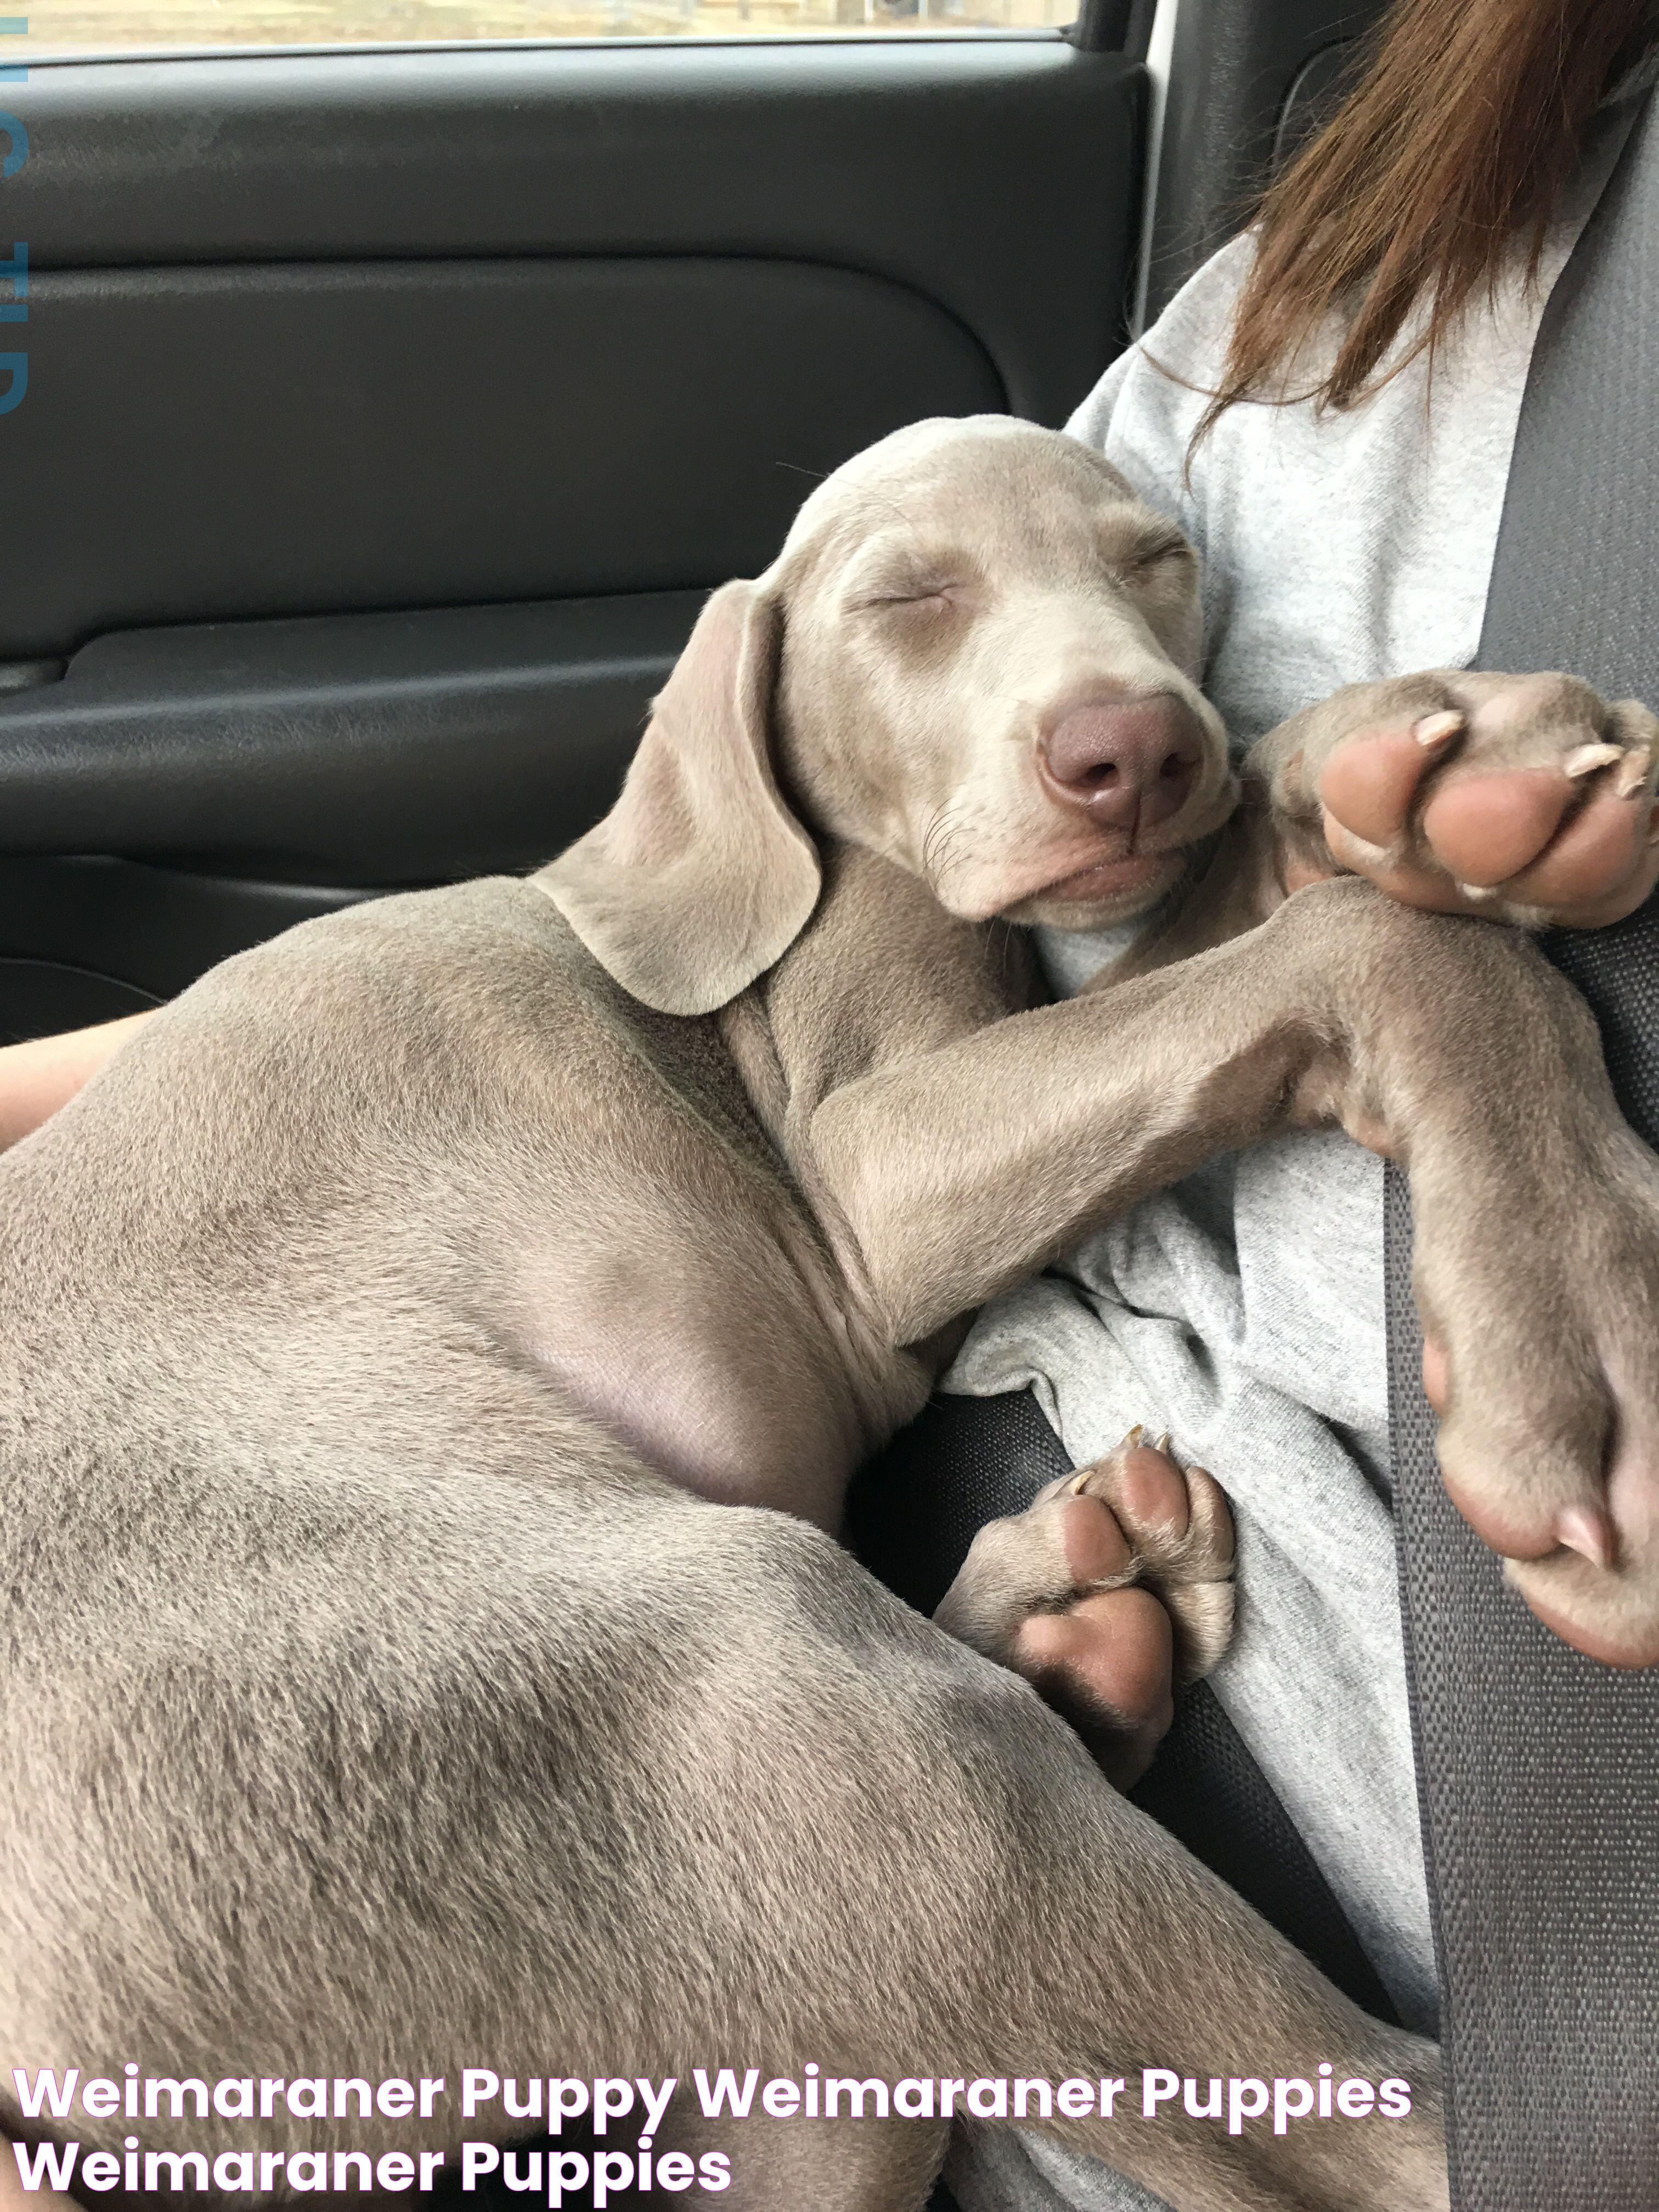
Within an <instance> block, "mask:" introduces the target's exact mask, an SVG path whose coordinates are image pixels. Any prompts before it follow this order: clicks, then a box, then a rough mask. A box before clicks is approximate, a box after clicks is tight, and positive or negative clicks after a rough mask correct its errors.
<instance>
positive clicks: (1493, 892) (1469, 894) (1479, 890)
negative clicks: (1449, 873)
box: [1457, 884, 1498, 900]
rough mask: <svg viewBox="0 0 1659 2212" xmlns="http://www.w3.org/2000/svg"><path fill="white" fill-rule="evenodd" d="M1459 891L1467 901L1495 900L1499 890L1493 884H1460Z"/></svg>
mask: <svg viewBox="0 0 1659 2212" xmlns="http://www.w3.org/2000/svg"><path fill="white" fill-rule="evenodd" d="M1457 888H1458V890H1460V891H1462V894H1463V896H1464V897H1465V898H1466V899H1477V900H1479V899H1495V898H1496V897H1497V896H1498V890H1497V887H1496V885H1495V884H1459V885H1458V886H1457Z"/></svg>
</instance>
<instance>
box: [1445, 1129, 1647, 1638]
mask: <svg viewBox="0 0 1659 2212" xmlns="http://www.w3.org/2000/svg"><path fill="white" fill-rule="evenodd" d="M1465 1208H1466V1212H1467V1214H1468V1219H1469V1222H1470V1225H1471V1230H1472V1234H1470V1235H1468V1236H1467V1237H1463V1238H1462V1239H1460V1240H1459V1241H1458V1243H1457V1244H1456V1245H1455V1246H1452V1247H1448V1246H1447V1245H1446V1244H1445V1243H1443V1241H1442V1240H1441V1239H1439V1238H1438V1237H1437V1236H1436V1235H1435V1234H1434V1232H1433V1230H1432V1228H1430V1231H1429V1235H1428V1238H1427V1242H1426V1244H1425V1242H1424V1239H1423V1237H1422V1234H1421V1231H1419V1264H1418V1286H1419V1306H1420V1307H1421V1309H1422V1311H1423V1317H1424V1327H1425V1351H1424V1361H1423V1369H1424V1376H1423V1379H1424V1388H1425V1392H1426V1394H1427V1395H1428V1398H1429V1401H1430V1403H1431V1405H1432V1406H1433V1407H1434V1408H1435V1410H1436V1412H1437V1413H1438V1414H1439V1416H1440V1420H1441V1427H1440V1435H1439V1445H1438V1449H1439V1456H1440V1463H1441V1469H1442V1472H1443V1476H1444V1479H1445V1483H1446V1487H1447V1489H1448V1491H1449V1492H1450V1494H1451V1497H1452V1498H1453V1500H1454V1502H1455V1504H1456V1505H1457V1507H1458V1509H1459V1510H1460V1511H1461V1512H1462V1515H1463V1516H1464V1518H1465V1519H1466V1520H1467V1521H1468V1522H1469V1524H1470V1526H1471V1527H1472V1528H1474V1531H1475V1533H1476V1534H1477V1535H1479V1536H1480V1538H1481V1539H1482V1541H1484V1542H1486V1543H1487V1544H1489V1545H1490V1546H1491V1547H1492V1550H1493V1551H1495V1552H1497V1553H1499V1554H1500V1556H1501V1557H1502V1558H1503V1559H1504V1563H1505V1572H1506V1574H1507V1576H1508V1578H1509V1580H1510V1582H1511V1583H1513V1585H1514V1586H1515V1588H1516V1589H1517V1590H1518V1591H1519V1593H1520V1595H1522V1597H1523V1598H1524V1600H1525V1601H1526V1602H1527V1604H1528V1606H1530V1607H1531V1608H1532V1610H1533V1611H1534V1613H1536V1614H1537V1615H1538V1617H1539V1619H1540V1620H1542V1621H1543V1622H1544V1623H1545V1624H1546V1626H1548V1627H1549V1628H1551V1629H1552V1630H1553V1631H1554V1632H1555V1633H1556V1634H1557V1635H1558V1636H1559V1637H1560V1638H1562V1639H1563V1640H1564V1642H1565V1643H1568V1644H1571V1645H1572V1646H1573V1647H1574V1648H1575V1649H1576V1650H1580V1651H1583V1652H1584V1653H1586V1654H1587V1655H1588V1656H1590V1657H1591V1658H1595V1659H1599V1660H1602V1661H1604V1662H1607V1664H1609V1665H1612V1666H1616V1667H1650V1666H1654V1665H1656V1664H1659V1169H1656V1165H1655V1162H1654V1159H1653V1156H1652V1154H1651V1153H1650V1152H1649V1151H1648V1150H1647V1148H1646V1147H1645V1146H1644V1145H1642V1144H1641V1143H1640V1142H1639V1140H1638V1139H1637V1138H1636V1137H1634V1136H1633V1135H1632V1134H1631V1133H1629V1132H1628V1131H1626V1130H1623V1129H1622V1128H1621V1129H1620V1131H1619V1132H1618V1133H1616V1135H1613V1136H1612V1137H1610V1138H1609V1139H1607V1141H1606V1142H1605V1144H1604V1145H1603V1146H1600V1147H1598V1153H1597V1157H1596V1158H1595V1161H1594V1164H1592V1166H1591V1168H1590V1170H1589V1172H1588V1173H1587V1174H1585V1175H1583V1176H1582V1177H1580V1176H1575V1177H1574V1178H1572V1179H1571V1182H1569V1183H1566V1184H1565V1185H1564V1186H1563V1187H1562V1188H1560V1189H1559V1192H1558V1194H1556V1197H1555V1199H1554V1201H1553V1203H1542V1202H1539V1203H1536V1204H1534V1205H1531V1206H1527V1207H1525V1208H1524V1209H1522V1208H1510V1207H1509V1206H1505V1207H1504V1208H1503V1210H1502V1213H1501V1215H1498V1216H1495V1215H1494V1214H1493V1213H1492V1212H1487V1211H1486V1209H1484V1208H1482V1207H1480V1206H1479V1204H1478V1201H1477V1202H1474V1203H1470V1202H1469V1200H1468V1197H1467V1194H1466V1199H1465ZM1522 1212H1524V1213H1525V1215H1526V1216H1527V1218H1522ZM1419 1220H1421V1216H1419Z"/></svg>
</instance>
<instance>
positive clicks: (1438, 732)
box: [1412, 707, 1466, 750]
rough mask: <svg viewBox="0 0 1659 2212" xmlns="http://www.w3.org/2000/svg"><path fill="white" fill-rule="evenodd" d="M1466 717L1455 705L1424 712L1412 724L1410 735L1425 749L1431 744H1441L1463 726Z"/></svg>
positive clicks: (1452, 736)
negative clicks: (1440, 709)
mask: <svg viewBox="0 0 1659 2212" xmlns="http://www.w3.org/2000/svg"><path fill="white" fill-rule="evenodd" d="M1465 720H1466V717H1465V716H1464V715H1463V714H1461V713H1460V712H1459V711H1458V709H1457V708H1455V707H1447V708H1443V709H1442V711H1441V712H1440V713H1439V714H1425V715H1424V716H1423V717H1422V719H1421V720H1419V721H1416V722H1413V724H1412V735H1413V737H1414V738H1416V740H1417V742H1418V744H1419V745H1422V746H1423V747H1424V748H1425V750H1426V749H1427V748H1428V747H1429V746H1431V745H1443V744H1445V742H1446V740H1447V738H1455V736H1456V735H1457V732H1459V731H1460V730H1461V729H1462V727H1463V725H1464V721H1465Z"/></svg>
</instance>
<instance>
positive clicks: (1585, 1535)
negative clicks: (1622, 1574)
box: [1555, 1505, 1616, 1569]
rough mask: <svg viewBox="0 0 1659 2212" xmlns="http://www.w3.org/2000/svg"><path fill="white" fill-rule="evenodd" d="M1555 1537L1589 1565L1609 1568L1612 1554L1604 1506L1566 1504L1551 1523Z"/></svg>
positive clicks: (1611, 1524) (1610, 1527)
mask: <svg viewBox="0 0 1659 2212" xmlns="http://www.w3.org/2000/svg"><path fill="white" fill-rule="evenodd" d="M1555 1534H1556V1537H1557V1539H1558V1541H1559V1542H1560V1543H1561V1544H1562V1545H1564V1546H1565V1548H1566V1549H1567V1550H1568V1551H1569V1552H1577V1553H1578V1555H1579V1557H1580V1558H1581V1559H1588V1560H1589V1563H1590V1565H1591V1566H1593V1567H1601V1568H1603V1569H1607V1568H1610V1567H1611V1566H1612V1565H1613V1561H1614V1559H1615V1557H1616V1550H1615V1546H1614V1540H1613V1523H1612V1522H1611V1521H1609V1520H1608V1518H1607V1514H1606V1512H1605V1511H1604V1510H1598V1509H1596V1508H1595V1507H1594V1506H1589V1505H1569V1506H1568V1507H1567V1509H1566V1510H1565V1512H1564V1513H1563V1514H1562V1516H1561V1518H1560V1519H1559V1521H1558V1522H1556V1524H1555Z"/></svg>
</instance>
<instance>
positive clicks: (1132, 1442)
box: [1118, 1421, 1146, 1451]
mask: <svg viewBox="0 0 1659 2212" xmlns="http://www.w3.org/2000/svg"><path fill="white" fill-rule="evenodd" d="M1145 1437H1146V1423H1145V1422H1144V1421H1137V1422H1136V1423H1135V1425H1134V1426H1133V1428H1132V1429H1131V1430H1130V1431H1129V1433H1128V1435H1127V1437H1124V1439H1123V1441H1122V1443H1121V1444H1120V1445H1119V1446H1118V1449H1119V1450H1120V1451H1139V1449H1140V1447H1141V1443H1142V1441H1143V1440H1144V1438H1145Z"/></svg>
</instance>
